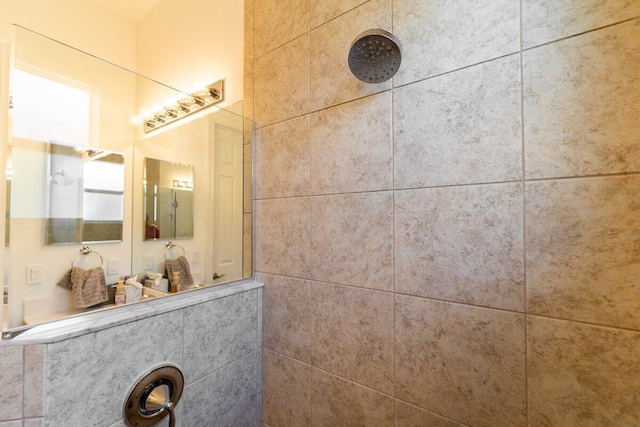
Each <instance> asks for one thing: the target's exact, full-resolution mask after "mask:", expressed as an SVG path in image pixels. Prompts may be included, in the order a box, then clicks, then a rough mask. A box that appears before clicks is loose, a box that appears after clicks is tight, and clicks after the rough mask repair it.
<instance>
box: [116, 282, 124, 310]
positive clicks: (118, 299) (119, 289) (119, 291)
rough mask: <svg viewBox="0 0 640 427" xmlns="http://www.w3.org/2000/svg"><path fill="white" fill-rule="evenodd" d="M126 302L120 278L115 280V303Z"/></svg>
mask: <svg viewBox="0 0 640 427" xmlns="http://www.w3.org/2000/svg"><path fill="white" fill-rule="evenodd" d="M126 302H127V297H126V294H125V292H124V283H122V280H118V281H117V282H116V305H122V304H124V303H126Z"/></svg>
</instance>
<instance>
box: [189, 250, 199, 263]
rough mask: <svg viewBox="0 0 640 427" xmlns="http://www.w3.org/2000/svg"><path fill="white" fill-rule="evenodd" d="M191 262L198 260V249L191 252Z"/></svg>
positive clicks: (197, 261)
mask: <svg viewBox="0 0 640 427" xmlns="http://www.w3.org/2000/svg"><path fill="white" fill-rule="evenodd" d="M191 262H192V263H193V264H198V263H199V262H200V251H192V252H191Z"/></svg>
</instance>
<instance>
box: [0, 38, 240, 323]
mask: <svg viewBox="0 0 640 427" xmlns="http://www.w3.org/2000/svg"><path fill="white" fill-rule="evenodd" d="M15 30H16V31H15V39H14V43H15V46H14V49H12V50H11V52H12V55H13V60H12V66H13V68H12V69H10V73H11V81H12V86H11V88H10V93H11V103H10V109H9V115H8V129H9V134H10V138H9V140H8V142H7V143H6V144H4V145H3V146H2V149H3V151H4V155H5V157H4V158H5V159H6V165H7V170H6V174H5V175H4V176H3V177H2V179H5V185H2V186H0V189H5V196H6V197H2V198H0V200H2V199H4V202H5V211H6V213H7V218H6V221H5V226H6V235H5V245H4V246H3V247H2V250H3V251H4V253H3V259H4V274H3V277H4V289H3V290H4V292H3V293H4V297H5V298H4V301H3V302H4V304H3V305H2V310H1V311H2V318H3V328H2V329H3V331H6V330H17V329H20V328H21V327H23V326H25V325H33V324H38V323H42V322H47V321H51V320H57V319H60V318H64V317H67V316H71V315H77V314H81V313H83V312H85V311H86V310H94V309H96V307H90V308H82V309H78V308H75V307H74V305H73V298H72V296H71V292H70V291H69V290H68V289H65V288H63V287H61V286H58V285H57V283H59V282H60V281H61V279H62V278H64V277H65V275H66V274H67V273H68V272H69V270H70V268H71V265H72V264H73V262H74V261H72V260H75V264H73V265H74V266H80V267H82V268H83V269H87V270H88V269H91V268H93V267H95V266H96V265H99V264H100V263H102V267H103V270H104V274H105V282H106V284H107V286H108V287H109V286H111V285H113V284H114V283H115V282H116V280H118V279H119V278H121V277H123V276H132V275H136V276H137V277H139V278H140V280H142V281H143V282H141V283H142V284H143V285H145V286H147V285H148V283H147V281H146V280H144V279H145V278H146V276H147V275H152V276H162V275H165V276H166V270H167V261H168V260H175V259H176V258H177V256H178V255H183V256H184V257H185V259H186V260H187V261H188V263H189V266H190V272H191V274H192V276H193V282H194V286H193V287H185V288H184V289H187V290H188V289H191V288H197V287H204V286H212V285H217V284H221V283H228V282H231V281H234V280H239V279H241V278H247V277H250V276H251V240H250V239H251V199H250V181H251V180H250V171H251V168H250V164H251V157H250V156H251V140H250V132H249V131H247V130H250V129H251V127H252V124H251V121H249V120H247V119H244V118H243V117H242V115H241V111H242V103H241V102H239V103H236V104H233V105H231V106H227V107H226V108H225V109H222V108H218V107H217V106H210V107H207V108H206V109H203V110H202V111H198V112H197V113H195V114H193V115H190V116H189V117H188V118H184V119H180V120H176V121H175V122H173V123H171V124H169V125H167V126H165V127H162V128H161V129H158V130H153V131H152V132H149V133H145V132H144V131H143V124H142V123H141V122H140V121H139V120H138V121H137V122H135V121H134V120H132V118H136V117H138V118H139V117H140V111H141V110H144V109H146V108H148V106H151V105H156V104H159V105H164V104H163V103H165V102H167V101H166V100H167V99H184V97H185V96H190V95H189V94H185V93H183V92H180V91H177V90H175V89H172V88H170V87H167V86H165V85H162V84H159V83H157V82H155V81H153V80H150V79H147V78H145V77H142V76H140V75H137V74H135V73H132V72H130V71H127V70H125V69H122V68H120V67H117V66H114V65H113V64H110V63H108V62H105V61H102V60H100V59H99V58H96V57H94V56H91V55H87V54H85V53H83V52H80V51H77V50H75V49H73V48H70V47H69V46H66V45H62V44H60V43H58V42H56V41H54V40H51V39H48V38H46V37H43V36H41V35H39V34H36V33H33V32H31V31H29V30H26V29H24V28H21V27H16V29H15ZM20 74H21V75H22V76H21V77H17V79H20V78H24V79H25V81H28V82H29V83H28V84H17V85H15V84H13V83H14V82H15V81H16V77H15V76H17V75H20ZM38 79H41V80H42V79H44V80H49V81H50V82H53V83H51V84H50V85H49V86H48V87H49V89H46V90H44V89H42V86H36V83H33V81H35V80H38ZM34 87H40V88H41V89H39V90H33V88H34ZM153 168H155V169H156V172H157V176H155V177H152V176H151V175H153V174H154V173H156V172H152V169H153ZM165 172H166V173H165ZM151 180H154V184H152V185H157V192H156V193H153V191H151V190H149V182H150V181H151ZM145 181H146V189H145ZM165 181H170V183H169V184H165ZM174 181H175V183H174ZM72 190H73V191H72ZM165 192H166V193H167V195H166V201H167V202H166V203H165V200H164V197H165V194H164V193H165ZM72 194H73V197H72ZM154 196H155V198H156V208H155V209H156V215H155V216H153V215H152V212H153V209H154V208H153V206H152V204H149V203H152V202H149V203H148V202H147V200H148V199H149V200H152V199H153V198H154ZM161 202H162V203H161ZM175 202H177V203H175ZM160 204H166V205H172V207H173V209H169V210H167V211H163V210H162V207H160V208H158V207H159V206H160ZM183 208H184V209H183ZM147 214H149V219H150V221H149V222H153V223H155V224H156V225H157V226H158V228H159V231H158V233H157V234H155V233H154V237H153V238H151V237H147V231H146V225H147V224H146V221H145V219H146V216H147ZM163 215H164V216H166V218H168V219H167V220H166V221H165V220H163V219H162V216H163ZM172 221H173V222H172ZM165 233H166V234H165ZM155 236H157V237H155ZM173 240H176V241H177V242H176V243H174V244H173V246H172V247H171V248H167V241H173ZM85 245H89V246H90V249H91V252H87V254H91V255H84V252H82V250H83V247H84V246H85ZM95 255H98V256H95ZM165 289H166V288H165ZM144 296H147V297H154V298H157V297H170V296H171V294H169V293H165V292H163V290H162V289H150V287H144V291H143V297H144ZM111 306H113V303H112V301H108V302H107V303H105V304H104V305H102V306H100V308H99V309H104V308H105V307H111ZM125 307H126V306H125Z"/></svg>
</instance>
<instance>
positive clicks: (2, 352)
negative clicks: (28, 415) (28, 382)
mask: <svg viewBox="0 0 640 427" xmlns="http://www.w3.org/2000/svg"><path fill="white" fill-rule="evenodd" d="M22 348H23V347H22V346H19V345H16V346H2V347H0V372H2V387H0V421H7V420H14V419H18V418H22V408H23V402H22V400H23V381H24V380H23V378H24V377H23V361H22V360H23V355H22V354H23V350H22Z"/></svg>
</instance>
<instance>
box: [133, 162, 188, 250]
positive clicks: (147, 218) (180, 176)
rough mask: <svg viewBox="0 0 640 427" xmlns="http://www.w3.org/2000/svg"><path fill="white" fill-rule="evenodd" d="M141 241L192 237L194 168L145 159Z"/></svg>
mask: <svg viewBox="0 0 640 427" xmlns="http://www.w3.org/2000/svg"><path fill="white" fill-rule="evenodd" d="M142 185H143V191H144V206H143V210H144V239H145V240H154V239H187V238H190V237H193V193H194V191H195V190H194V188H193V166H191V165H183V164H180V163H173V162H167V161H164V160H158V159H151V158H145V159H144V177H143V180H142Z"/></svg>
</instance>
